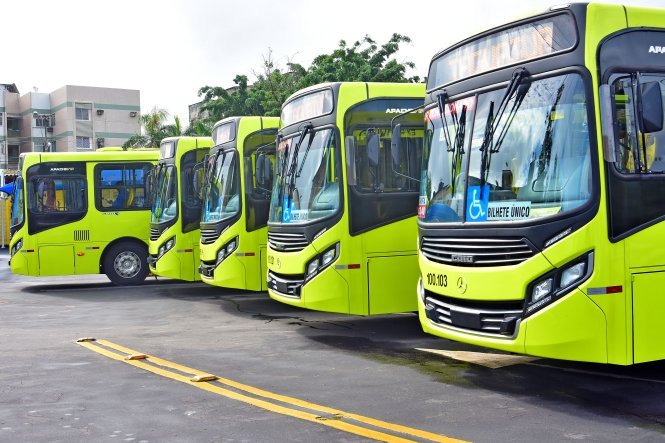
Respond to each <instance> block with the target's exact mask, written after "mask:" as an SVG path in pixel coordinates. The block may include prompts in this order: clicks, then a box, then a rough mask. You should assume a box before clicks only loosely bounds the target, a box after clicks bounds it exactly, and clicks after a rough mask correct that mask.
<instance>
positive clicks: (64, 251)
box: [39, 245, 74, 276]
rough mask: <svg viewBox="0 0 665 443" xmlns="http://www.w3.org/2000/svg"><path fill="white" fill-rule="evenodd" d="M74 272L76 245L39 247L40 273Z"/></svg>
mask: <svg viewBox="0 0 665 443" xmlns="http://www.w3.org/2000/svg"><path fill="white" fill-rule="evenodd" d="M71 274H74V246H73V245H58V246H41V247H40V248H39V275H40V276H52V275H71Z"/></svg>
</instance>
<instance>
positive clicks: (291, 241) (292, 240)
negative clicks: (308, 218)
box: [268, 232, 309, 252]
mask: <svg viewBox="0 0 665 443" xmlns="http://www.w3.org/2000/svg"><path fill="white" fill-rule="evenodd" d="M268 244H269V245H270V247H271V248H272V249H274V250H275V251H283V252H298V251H302V250H303V249H305V248H306V247H307V245H308V244H309V242H308V241H307V238H306V237H305V234H291V233H286V232H268Z"/></svg>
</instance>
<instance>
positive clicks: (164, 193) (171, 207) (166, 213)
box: [150, 165, 178, 223]
mask: <svg viewBox="0 0 665 443" xmlns="http://www.w3.org/2000/svg"><path fill="white" fill-rule="evenodd" d="M155 184H156V187H155V200H154V202H153V204H152V216H151V219H150V221H151V222H152V223H164V222H168V221H171V220H173V219H174V218H175V217H176V215H177V214H178V182H177V174H176V169H175V167H174V166H172V165H169V166H165V165H160V166H159V167H158V169H157V177H155Z"/></svg>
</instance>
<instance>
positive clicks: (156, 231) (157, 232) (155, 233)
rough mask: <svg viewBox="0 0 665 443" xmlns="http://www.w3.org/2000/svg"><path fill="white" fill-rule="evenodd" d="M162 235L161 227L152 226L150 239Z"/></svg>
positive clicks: (153, 239)
mask: <svg viewBox="0 0 665 443" xmlns="http://www.w3.org/2000/svg"><path fill="white" fill-rule="evenodd" d="M160 235H162V232H161V231H160V230H159V229H155V228H150V240H151V241H155V240H157V239H158V238H159V236H160Z"/></svg>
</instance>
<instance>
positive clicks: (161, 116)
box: [122, 107, 180, 149]
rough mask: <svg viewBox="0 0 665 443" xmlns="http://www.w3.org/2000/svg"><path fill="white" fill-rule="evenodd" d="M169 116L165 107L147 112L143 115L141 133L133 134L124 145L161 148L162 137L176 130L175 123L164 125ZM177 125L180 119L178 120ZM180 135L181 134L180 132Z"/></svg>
mask: <svg viewBox="0 0 665 443" xmlns="http://www.w3.org/2000/svg"><path fill="white" fill-rule="evenodd" d="M168 117H169V113H168V112H167V111H166V110H165V109H158V108H156V107H155V108H153V109H152V111H150V112H149V113H147V114H143V115H141V128H140V129H139V133H137V134H134V135H133V136H131V137H130V138H129V139H128V140H127V141H126V142H125V143H124V144H123V145H122V147H123V148H124V149H127V148H159V145H160V143H161V142H162V139H163V138H165V137H168V136H169V133H170V132H173V131H175V129H174V128H173V127H174V126H175V125H166V126H165V125H164V122H165V121H166V119H167V118H168ZM176 123H177V125H178V126H179V125H180V121H179V120H176ZM178 135H179V134H178Z"/></svg>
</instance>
